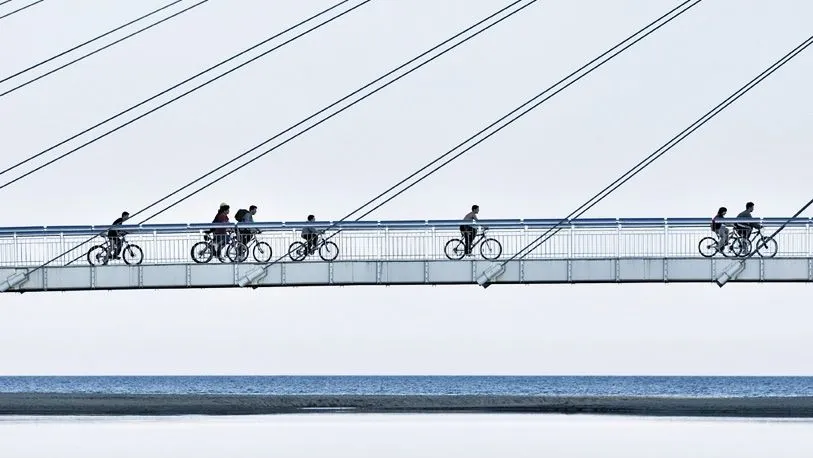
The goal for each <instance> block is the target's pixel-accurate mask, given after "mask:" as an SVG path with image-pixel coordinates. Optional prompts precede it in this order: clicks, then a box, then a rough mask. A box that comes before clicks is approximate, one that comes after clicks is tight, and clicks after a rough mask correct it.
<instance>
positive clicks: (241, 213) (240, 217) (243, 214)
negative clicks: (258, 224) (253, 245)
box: [234, 205, 260, 246]
mask: <svg viewBox="0 0 813 458" xmlns="http://www.w3.org/2000/svg"><path fill="white" fill-rule="evenodd" d="M256 214H257V206H256V205H252V206H250V207H248V210H246V209H245V208H241V209H240V210H237V213H235V214H234V219H235V221H237V222H238V223H243V224H254V215H256ZM259 232H260V231H257V230H255V229H251V228H248V229H238V233H239V234H240V241H241V242H243V245H246V246H248V242H250V241H251V236H252V234H255V233H259Z"/></svg>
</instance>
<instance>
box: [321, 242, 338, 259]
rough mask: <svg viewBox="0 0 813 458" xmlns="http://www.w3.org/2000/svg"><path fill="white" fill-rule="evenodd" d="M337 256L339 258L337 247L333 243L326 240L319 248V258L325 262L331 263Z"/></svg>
mask: <svg viewBox="0 0 813 458" xmlns="http://www.w3.org/2000/svg"><path fill="white" fill-rule="evenodd" d="M337 256H339V246H338V245H336V244H335V243H333V242H331V241H329V240H328V241H327V242H325V243H324V244H323V245H322V246H320V247H319V257H320V258H322V259H324V260H325V261H327V262H330V261H333V260H334V259H336V257H337Z"/></svg>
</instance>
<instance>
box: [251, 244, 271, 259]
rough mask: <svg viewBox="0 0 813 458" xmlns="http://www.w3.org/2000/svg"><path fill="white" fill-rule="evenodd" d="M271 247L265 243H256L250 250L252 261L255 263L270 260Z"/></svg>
mask: <svg viewBox="0 0 813 458" xmlns="http://www.w3.org/2000/svg"><path fill="white" fill-rule="evenodd" d="M271 254H272V253H271V245H269V244H267V243H265V242H257V244H256V245H254V249H253V250H252V255H253V256H254V260H255V261H257V262H268V261H270V260H271Z"/></svg>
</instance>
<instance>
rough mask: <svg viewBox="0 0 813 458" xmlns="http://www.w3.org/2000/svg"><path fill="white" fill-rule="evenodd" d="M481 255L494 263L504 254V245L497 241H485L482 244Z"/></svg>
mask: <svg viewBox="0 0 813 458" xmlns="http://www.w3.org/2000/svg"><path fill="white" fill-rule="evenodd" d="M480 254H481V255H482V256H483V258H484V259H488V260H489V261H493V260H495V259H497V258H499V257H500V255H501V254H502V244H501V243H500V241H499V240H497V239H485V240H483V241H482V242H481V243H480Z"/></svg>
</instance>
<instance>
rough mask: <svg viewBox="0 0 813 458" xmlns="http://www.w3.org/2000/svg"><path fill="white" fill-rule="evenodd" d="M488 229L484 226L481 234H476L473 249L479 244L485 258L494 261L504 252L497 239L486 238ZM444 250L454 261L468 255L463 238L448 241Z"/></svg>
mask: <svg viewBox="0 0 813 458" xmlns="http://www.w3.org/2000/svg"><path fill="white" fill-rule="evenodd" d="M487 231H488V228H487V227H483V230H482V231H480V234H479V235H477V236H475V238H474V240H472V241H471V249H472V251H474V248H475V247H476V246H477V245H478V244H479V245H480V255H481V256H482V257H483V258H484V259H488V260H489V261H493V260H495V259H497V258H499V257H500V255H501V254H502V244H501V243H500V242H499V241H498V240H497V239H494V238H486V232H487ZM443 252H444V254H446V257H447V258H449V259H450V260H452V261H457V260H460V259H463V256H465V255H466V242H465V241H463V239H462V238H460V239H451V240H449V241H448V242H446V245H445V246H444V247H443Z"/></svg>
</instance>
